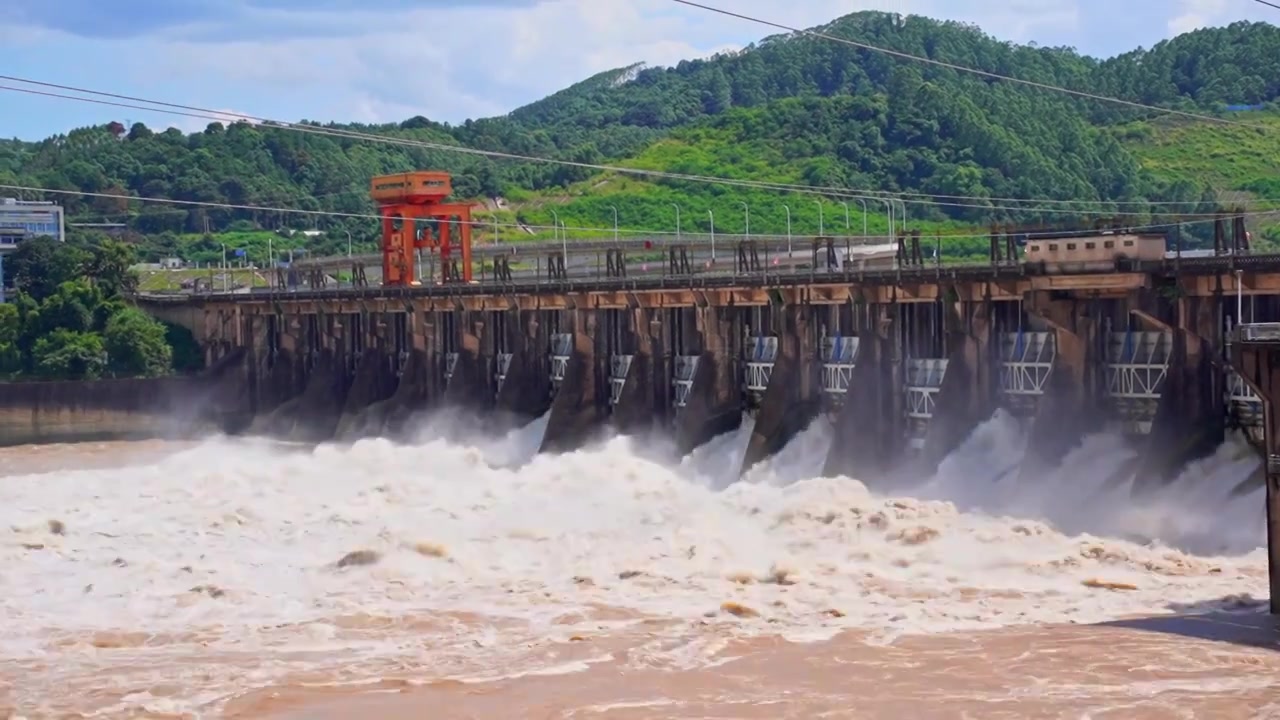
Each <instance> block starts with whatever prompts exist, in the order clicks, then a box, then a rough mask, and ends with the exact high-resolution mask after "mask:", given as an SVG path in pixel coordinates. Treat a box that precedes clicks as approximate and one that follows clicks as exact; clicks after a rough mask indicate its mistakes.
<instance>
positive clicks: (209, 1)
mask: <svg viewBox="0 0 1280 720" xmlns="http://www.w3.org/2000/svg"><path fill="white" fill-rule="evenodd" d="M705 2H706V4H709V5H715V6H718V7H723V8H726V9H731V10H734V11H737V12H740V13H743V14H748V15H754V16H757V17H761V18H765V19H771V20H777V21H779V22H784V23H788V24H795V25H801V26H805V27H808V26H812V25H817V24H821V23H823V22H826V21H828V20H831V19H832V18H834V17H837V16H839V15H843V14H845V13H849V12H854V11H856V10H862V9H869V8H871V9H878V10H891V11H896V12H902V13H918V14H923V15H930V16H933V17H945V18H950V19H955V20H963V21H967V22H972V23H975V24H977V25H980V26H981V27H982V28H983V29H985V30H986V31H987V32H989V33H991V34H993V35H996V36H997V37H1000V38H1003V39H1007V40H1014V41H1018V42H1030V41H1034V42H1037V43H1039V44H1041V45H1053V46H1060V45H1068V46H1073V47H1075V48H1077V49H1079V50H1080V51H1082V52H1086V53H1089V54H1092V55H1102V56H1106V55H1114V54H1116V53H1120V52H1124V51H1126V50H1130V49H1133V48H1134V47H1137V46H1140V45H1141V46H1148V47H1149V46H1150V45H1153V44H1155V43H1157V42H1159V41H1161V40H1163V39H1166V38H1168V37H1171V36H1172V35H1175V34H1177V33H1179V32H1184V31H1187V30H1192V29H1195V28H1197V27H1203V26H1206V25H1224V24H1227V23H1229V22H1232V21H1235V20H1241V19H1249V20H1266V21H1271V22H1280V10H1274V9H1271V8H1267V7H1264V6H1262V5H1260V4H1258V3H1255V2H1252V1H1251V0H800V1H797V0H785V1H784V0H705ZM767 34H769V33H768V32H767V29H766V28H763V27H761V26H759V25H756V24H753V23H748V22H744V21H741V20H735V19H732V18H726V17H722V16H718V15H712V14H709V13H707V12H705V11H701V10H697V9H694V8H687V7H683V6H679V5H676V4H675V3H672V2H670V1H669V0H123V2H114V3H108V2H101V0H5V1H4V2H3V3H0V48H3V52H2V53H0V74H5V75H14V76H19V77H29V78H33V79H38V80H45V81H49V82H56V83H61V84H67V85H76V86H80V87H88V88H92V89H95V90H103V91H108V92H116V93H120V94H126V95H135V96H140V97H145V98H149V99H154V100H162V101H168V102H174V103H181V104H188V105H196V106H201V107H208V108H215V109H219V110H226V111H233V112H239V113H246V114H250V115H255V116H259V117H268V118H273V119H280V120H299V119H310V120H338V121H358V122H382V121H397V120H402V119H404V118H406V117H410V116H413V115H425V116H427V117H430V118H432V119H436V120H444V121H450V122H460V121H462V120H464V119H466V118H469V117H486V116H491V115H499V114H502V113H505V112H508V111H510V110H512V109H514V108H516V107H519V106H520V105H522V104H525V103H528V102H531V101H533V100H537V99H539V98H541V97H544V96H545V95H547V94H549V93H551V92H554V91H556V90H558V89H560V88H563V87H565V86H566V85H569V84H571V83H573V82H575V81H577V80H581V79H583V78H585V77H588V76H590V75H592V74H594V73H596V72H600V71H602V70H607V69H611V68H616V67H621V66H624V65H629V64H631V63H633V62H637V61H644V62H648V63H653V64H672V63H674V62H676V61H678V60H681V59H684V58H690V57H697V56H703V55H708V54H710V53H713V52H716V51H720V50H726V49H732V48H736V47H741V46H742V45H745V44H747V43H749V42H752V41H753V40H757V39H759V38H760V37H762V36H764V35H767ZM0 98H2V101H0V136H3V137H19V138H23V139H38V138H41V137H44V136H47V135H49V134H52V133H57V132H65V131H66V130H69V129H71V128H74V127H79V126H84V125H90V124H96V123H101V122H107V121H110V120H120V121H122V122H123V121H142V122H145V123H147V124H148V125H151V126H154V127H166V126H169V125H174V126H177V127H181V128H183V129H185V130H195V129H198V128H200V127H203V125H204V124H205V121H202V120H193V119H184V118H174V117H171V116H165V115H159V114H154V113H147V112H143V111H137V110H126V109H119V108H108V107H102V106H94V105H90V104H86V103H78V102H71V101H66V100H58V99H50V98H38V97H32V96H27V95H21V94H18V93H12V92H4V93H2V94H0Z"/></svg>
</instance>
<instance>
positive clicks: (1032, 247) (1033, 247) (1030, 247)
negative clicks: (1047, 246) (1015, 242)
mask: <svg viewBox="0 0 1280 720" xmlns="http://www.w3.org/2000/svg"><path fill="white" fill-rule="evenodd" d="M1027 249H1028V250H1030V251H1031V252H1040V246H1039V245H1028V246H1027Z"/></svg>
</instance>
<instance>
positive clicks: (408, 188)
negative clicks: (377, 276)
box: [369, 172, 471, 286]
mask: <svg viewBox="0 0 1280 720" xmlns="http://www.w3.org/2000/svg"><path fill="white" fill-rule="evenodd" d="M452 194H453V183H452V181H451V178H450V176H449V173H446V172H411V173H400V174H397V175H379V176H378V177H375V178H374V179H373V181H372V183H371V187H370V190H369V195H370V197H372V198H373V201H374V202H376V203H377V204H378V213H379V214H380V215H381V216H382V284H383V285H387V286H405V285H420V284H421V281H420V280H419V279H418V278H417V276H416V267H415V265H414V250H418V249H427V250H431V251H433V252H438V253H439V255H440V279H441V281H442V282H446V283H448V282H471V206H470V205H466V204H463V203H446V202H444V201H445V199H446V198H448V197H449V196H450V195H452ZM455 233H456V236H455ZM455 250H456V251H459V252H460V254H461V256H462V257H461V258H458V257H457V256H455V255H454V251H455ZM459 260H461V263H459ZM459 267H460V268H461V269H459Z"/></svg>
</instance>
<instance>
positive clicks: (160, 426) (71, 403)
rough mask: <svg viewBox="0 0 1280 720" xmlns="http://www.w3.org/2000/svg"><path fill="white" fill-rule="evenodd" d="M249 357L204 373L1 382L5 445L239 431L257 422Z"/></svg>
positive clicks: (0, 439) (0, 430)
mask: <svg viewBox="0 0 1280 720" xmlns="http://www.w3.org/2000/svg"><path fill="white" fill-rule="evenodd" d="M244 374H245V373H244V354H243V353H235V354H234V355H233V356H232V357H228V358H227V359H226V360H224V361H223V362H222V363H219V364H218V366H217V367H215V368H213V369H211V370H210V371H209V372H206V373H204V374H202V375H199V376H192V377H166V378H145V379H124V380H97V381H66V382H14V383H0V446H11V445H27V444H34V443H60V442H83V441H90V440H123V439H142V438H187V437H194V436H199V435H202V434H212V433H217V432H237V431H239V430H240V429H242V428H243V426H244V424H245V423H246V422H247V421H248V420H249V418H250V413H251V409H250V405H249V402H248V393H247V392H246V388H247V386H246V383H245V382H244Z"/></svg>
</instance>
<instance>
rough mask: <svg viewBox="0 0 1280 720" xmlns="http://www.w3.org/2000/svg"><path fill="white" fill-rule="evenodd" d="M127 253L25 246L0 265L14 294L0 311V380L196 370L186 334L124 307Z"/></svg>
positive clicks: (88, 245)
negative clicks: (8, 276)
mask: <svg viewBox="0 0 1280 720" xmlns="http://www.w3.org/2000/svg"><path fill="white" fill-rule="evenodd" d="M133 260H134V256H133V249H132V248H130V247H129V246H127V245H124V244H122V243H118V242H114V241H112V240H109V239H103V238H96V239H92V240H90V239H85V240H84V241H76V242H68V243H57V242H53V241H52V240H48V239H44V238H40V239H36V240H31V241H29V242H25V243H23V244H22V245H20V246H19V247H18V249H17V250H16V251H14V252H13V253H12V254H11V255H9V256H8V257H6V259H5V268H6V272H7V273H11V274H12V279H13V284H14V286H15V287H16V288H17V291H16V294H15V296H14V297H13V298H11V299H10V302H8V303H6V304H3V305H0V380H19V379H38V380H83V379H88V380H92V379H97V378H102V377H154V376H158V375H164V374H167V373H169V372H171V371H173V370H174V369H175V362H174V361H175V351H174V348H175V347H177V348H179V349H180V350H179V352H178V353H177V357H176V359H177V360H178V367H180V368H181V369H191V368H193V367H194V366H195V365H198V364H199V355H198V353H195V352H194V348H193V344H192V343H193V340H192V339H191V337H190V333H185V334H184V333H183V331H180V330H178V329H176V328H171V329H166V327H165V326H164V325H162V324H161V323H159V322H156V321H155V320H153V319H151V318H150V317H148V316H147V315H145V314H144V313H142V312H141V311H139V310H138V309H136V308H133V307H130V306H129V305H127V304H126V303H125V300H124V296H125V295H126V294H128V293H129V292H131V291H132V289H133V286H134V283H135V282H136V278H135V276H134V274H133V273H132V271H130V269H129V268H130V265H131V264H132V263H133Z"/></svg>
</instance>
